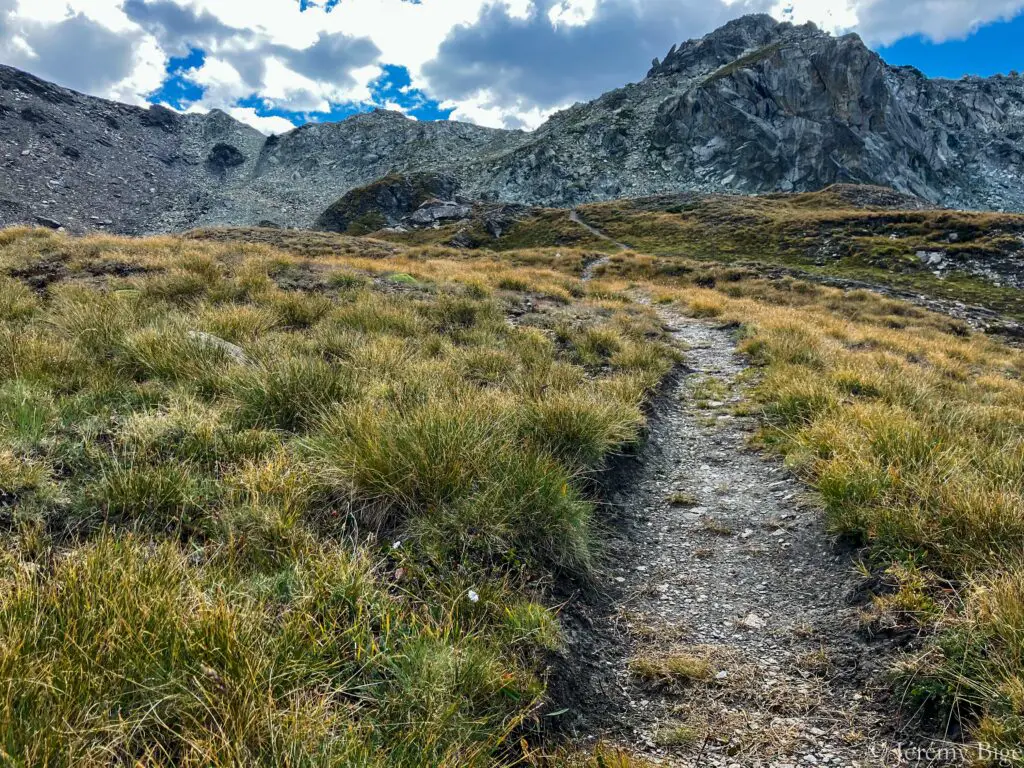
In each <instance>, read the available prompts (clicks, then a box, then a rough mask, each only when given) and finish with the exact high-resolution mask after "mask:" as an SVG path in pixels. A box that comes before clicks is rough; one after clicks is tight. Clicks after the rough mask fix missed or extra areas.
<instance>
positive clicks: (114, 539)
mask: <svg viewBox="0 0 1024 768" xmlns="http://www.w3.org/2000/svg"><path fill="white" fill-rule="evenodd" d="M261 232H262V230H261ZM281 237H282V236H281V235H279V234H273V233H267V234H266V235H265V236H261V238H256V239H262V240H265V241H276V240H278V239H280V238H281ZM289 237H290V236H289ZM198 238H203V239H198ZM221 239H226V241H225V242H219V240H221ZM294 244H295V248H296V254H297V255H296V254H290V253H286V252H282V251H275V250H273V249H271V248H270V247H268V245H267V244H265V243H252V242H240V241H239V240H238V238H236V237H228V236H224V235H222V234H220V233H199V234H197V235H196V239H191V240H189V239H185V240H183V239H175V238H153V239H146V240H130V239H124V238H112V237H97V238H84V239H72V238H67V237H64V236H62V235H58V234H55V233H50V234H45V233H40V232H38V231H36V230H14V231H5V232H2V233H0V275H3V277H0V359H3V360H4V361H5V364H4V365H3V366H0V507H2V509H3V515H2V516H0V586H2V587H3V589H0V633H2V636H3V638H4V650H3V652H2V653H0V690H3V691H4V693H3V694H2V695H0V749H2V750H3V753H4V754H6V755H9V756H11V759H13V760H15V762H19V763H20V764H25V765H122V764H127V763H131V764H139V765H171V764H173V765H184V766H189V765H194V766H204V767H205V766H218V765H223V766H228V765H232V766H233V765H282V764H285V765H365V766H410V767H411V766H425V765H467V766H474V765H475V766H490V765H495V764H502V763H504V762H511V761H513V760H514V759H515V757H516V753H517V751H521V747H519V746H518V744H519V736H520V735H522V734H523V733H526V732H527V731H528V730H529V729H530V727H531V723H532V722H533V719H534V718H535V717H536V715H537V713H538V710H539V708H540V706H541V705H542V703H543V700H544V684H543V679H544V671H545V670H544V664H545V659H546V655H547V654H549V653H551V652H552V651H556V650H558V649H559V648H560V646H561V642H562V638H561V633H560V631H559V627H558V621H557V618H556V616H555V613H554V611H553V610H552V608H551V607H549V606H550V603H551V600H550V597H549V595H548V594H547V593H546V587H545V585H547V584H548V583H550V580H551V579H552V577H553V576H555V575H556V574H557V575H558V576H560V577H564V578H571V579H578V580H582V579H586V578H587V577H588V574H589V573H590V572H591V571H592V569H593V567H594V562H595V542H594V533H593V531H594V528H595V524H594V510H593V506H592V504H591V501H590V499H588V498H587V496H586V493H585V491H584V487H585V486H586V484H585V483H584V482H582V481H583V475H584V474H589V473H592V472H594V471H597V470H598V469H600V467H601V466H602V464H603V462H604V461H605V460H606V459H607V458H608V456H609V455H611V454H612V453H614V452H615V451H617V450H620V449H621V448H622V447H623V445H624V444H626V443H629V442H632V441H634V440H636V439H637V438H638V437H639V434H640V431H641V429H642V426H643V415H642V408H641V406H642V404H643V402H644V400H645V398H646V397H647V396H648V394H649V393H650V391H651V389H652V388H653V387H654V386H656V385H657V383H658V382H659V381H660V380H661V378H662V377H663V376H664V374H665V373H666V372H667V371H668V369H669V367H670V366H671V365H672V362H673V354H672V353H671V351H670V350H669V349H668V347H667V346H666V345H664V344H663V343H662V341H661V334H660V330H659V329H658V328H657V327H656V326H655V325H652V322H651V319H650V317H649V315H647V314H646V313H645V310H643V309H642V308H634V307H630V306H628V305H625V304H624V303H623V302H616V303H614V306H611V305H610V304H605V303H602V302H601V301H600V300H593V299H589V298H587V297H586V296H584V295H583V292H582V291H575V293H574V294H570V292H569V291H568V290H567V289H566V288H565V287H564V286H565V284H566V281H567V275H569V274H572V273H573V271H574V270H576V269H577V267H578V264H579V263H580V259H579V258H577V257H574V256H563V255H561V254H555V253H541V252H526V253H521V254H520V253H518V252H515V253H513V254H511V255H510V256H509V258H508V259H507V260H505V261H504V262H501V263H499V262H498V261H496V260H492V259H491V258H489V257H486V258H482V259H473V260H470V259H466V258H465V256H464V254H460V253H458V252H455V251H449V250H446V249H426V250H410V249H401V248H399V247H398V246H392V245H388V244H383V243H375V242H373V241H365V242H364V241H356V240H354V239H352V238H347V239H346V238H333V237H326V236H324V237H321V236H320V235H309V236H308V237H298V238H294ZM54 253H59V254H61V255H60V259H59V269H57V268H55V267H53V263H54V261H53V254H54ZM310 255H316V256H317V261H315V262H311V261H309V260H308V257H309V256H310ZM111 265H114V266H111ZM517 265H518V266H517ZM520 269H521V270H522V273H523V280H525V281H526V282H528V283H529V287H530V290H531V291H537V294H538V297H540V296H544V297H547V298H538V300H537V306H533V307H531V308H528V311H526V310H522V309H521V307H522V306H523V305H522V304H521V303H520V302H521V298H516V297H510V290H509V289H502V288H498V287H497V284H498V283H499V282H500V281H501V280H503V279H508V276H509V275H510V274H517V273H518V272H519V271H520ZM44 271H45V272H46V274H47V275H50V274H52V275H55V276H56V277H55V278H54V279H52V280H49V277H48V278H47V279H48V280H49V282H47V284H46V285H45V290H39V289H38V288H37V287H35V284H34V283H32V280H33V275H35V274H37V273H40V272H44ZM402 275H407V276H410V279H409V280H405V279H397V280H396V279H394V278H395V277H396V276H399V277H400V276H402ZM413 276H414V277H413ZM30 286H32V287H30ZM512 308H520V309H519V311H518V313H517V314H515V315H512V314H510V313H509V310H510V309H512ZM204 334H205V335H204ZM231 345H237V347H233V346H231ZM470 595H472V596H473V598H472V599H471V597H470Z"/></svg>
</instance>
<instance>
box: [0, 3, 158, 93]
mask: <svg viewBox="0 0 1024 768" xmlns="http://www.w3.org/2000/svg"><path fill="white" fill-rule="evenodd" d="M19 10H20V7H19V6H18V5H17V4H15V3H14V2H10V1H8V2H6V3H5V4H0V25H2V26H0V61H3V62H4V63H6V64H9V65H11V66H15V67H19V68H22V69H26V70H29V71H31V72H32V73H33V74H35V75H37V76H39V77H42V78H45V79H47V80H53V81H55V82H58V83H60V84H62V85H65V86H67V87H69V88H73V89H75V90H78V91H83V92H85V93H92V94H97V95H100V96H107V97H110V98H117V99H120V100H122V101H130V102H135V103H138V102H140V101H141V100H142V98H141V97H142V94H143V93H145V92H147V91H151V90H153V89H155V88H157V87H158V86H159V85H160V82H161V81H162V80H163V78H164V76H165V73H164V66H165V62H166V57H165V56H164V54H163V52H162V51H161V50H160V49H159V47H158V46H156V45H155V44H154V41H152V40H150V39H148V38H147V36H146V35H145V34H144V33H142V31H141V30H134V31H133V30H127V31H125V30H120V31H118V30H115V29H112V28H111V27H110V26H107V25H106V24H104V23H102V22H100V21H97V20H95V19H93V18H91V17H89V16H87V15H86V14H84V13H81V12H77V13H70V14H68V15H66V16H64V17H63V18H60V19H59V20H51V21H45V20H39V19H36V18H32V17H28V18H25V17H23V16H21V15H20V14H19V13H18V11H19Z"/></svg>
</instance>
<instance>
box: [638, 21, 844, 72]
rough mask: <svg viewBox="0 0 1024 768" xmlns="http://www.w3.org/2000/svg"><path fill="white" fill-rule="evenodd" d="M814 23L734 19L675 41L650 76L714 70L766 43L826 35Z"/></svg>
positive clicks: (793, 40)
mask: <svg viewBox="0 0 1024 768" xmlns="http://www.w3.org/2000/svg"><path fill="white" fill-rule="evenodd" d="M824 34H825V33H823V32H821V30H819V29H818V28H817V27H816V26H815V25H814V24H810V23H808V24H805V25H803V26H800V27H794V26H793V25H792V24H790V23H788V22H780V21H776V20H775V19H774V18H772V17H771V16H769V15H768V14H748V15H746V16H741V17H740V18H738V19H734V20H732V21H730V22H728V23H727V24H725V25H724V26H722V27H719V28H718V29H716V30H715V31H713V32H710V33H708V34H707V35H705V36H704V37H702V38H698V39H695V40H687V41H686V42H683V43H681V44H679V45H678V46H676V45H673V46H672V47H671V48H670V49H669V51H668V53H667V54H666V55H665V58H664V60H662V61H659V60H658V59H655V60H654V62H653V66H652V67H651V69H650V71H649V72H648V73H647V76H648V77H658V76H664V75H676V74H681V73H687V72H694V71H699V70H713V69H717V68H719V67H723V66H726V65H727V64H729V63H731V62H734V61H736V60H738V59H740V58H742V57H743V56H744V55H745V54H748V53H750V52H752V51H755V50H757V49H759V48H764V47H765V46H768V45H772V44H778V43H782V42H786V41H789V42H796V41H797V40H800V39H804V38H808V37H813V36H820V35H824Z"/></svg>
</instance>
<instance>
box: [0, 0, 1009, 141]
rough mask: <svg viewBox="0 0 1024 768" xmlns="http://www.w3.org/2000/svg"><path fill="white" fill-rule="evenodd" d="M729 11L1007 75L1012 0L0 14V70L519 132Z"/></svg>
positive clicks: (631, 1)
mask: <svg viewBox="0 0 1024 768" xmlns="http://www.w3.org/2000/svg"><path fill="white" fill-rule="evenodd" d="M745 12H760V13H771V14H772V15H774V16H776V18H779V19H787V20H792V21H794V22H798V23H799V22H804V21H814V22H815V23H816V24H818V25H819V26H820V27H822V28H823V29H826V30H828V31H831V32H834V33H842V32H847V31H855V32H857V33H859V34H860V35H861V36H862V37H863V38H864V40H865V42H867V43H868V44H869V45H870V46H871V47H873V48H875V49H876V50H878V51H879V52H880V53H881V54H882V56H883V57H884V58H885V59H886V60H887V61H889V62H891V63H893V64H910V65H913V66H915V67H917V68H918V69H920V70H922V71H923V72H925V74H928V75H930V76H940V77H960V76H962V75H966V74H972V75H983V76H987V75H992V74H997V73H1008V72H1009V71H1010V70H1021V71H1024V45H1022V44H1021V42H1020V41H1024V0H973V1H971V2H969V1H968V0H728V1H727V0H0V62H2V63H6V64H11V65H13V66H17V67H21V68H22V69H26V70H28V71H30V72H33V73H34V74H37V75H39V76H41V77H44V78H47V79H49V80H53V81H55V82H58V83H60V84H62V85H66V86H68V87H71V88H75V89H77V90H80V91H84V92H87V93H91V94H94V95H98V96H104V97H107V98H113V99H117V100H120V101H125V102H129V103H136V104H145V103H164V104H168V105H170V106H172V107H174V108H176V109H180V110H193V111H206V110H209V109H213V108H219V109H224V110H226V111H228V112H229V113H230V114H232V115H233V116H235V117H236V118H238V119H240V120H243V121H246V122H248V123H250V124H252V125H254V126H255V127H257V128H259V129H260V130H262V131H264V132H266V133H272V132H282V131H285V130H288V129H290V128H291V127H292V126H295V125H300V124H302V123H305V122H311V121H313V122H323V121H329V120H338V119H341V118H344V117H346V116H348V115H350V114H353V113H354V112H359V111H365V110H368V109H373V108H375V107H384V108H388V109H395V110H399V111H402V112H404V113H405V114H407V115H408V116H409V117H412V118H416V119H419V120H437V119H458V120H467V121H470V122H476V123H479V124H482V125H493V126H505V127H520V128H527V129H529V128H533V127H536V126H537V125H539V124H540V123H541V122H543V120H544V119H546V118H547V116H549V115H550V114H551V113H552V112H554V111H556V110H558V109H561V108H564V107H566V106H569V105H570V104H572V103H574V102H576V101H583V100H587V99H591V98H594V97H596V96H598V95H600V94H601V93H603V92H605V91H607V90H609V89H611V88H615V87H617V86H620V85H622V84H624V83H626V82H631V81H636V80H638V79H640V78H642V77H643V76H644V73H645V71H646V69H647V68H648V66H649V64H650V61H651V58H652V57H654V56H662V55H664V53H665V51H666V50H668V48H669V47H670V46H671V45H672V44H673V43H680V42H682V41H684V40H687V39H690V38H695V37H700V36H702V35H704V34H706V33H707V32H709V31H711V30H713V29H714V28H716V27H718V26H720V25H721V24H723V23H725V22H726V21H728V20H729V19H731V18H734V17H736V16H738V15H741V14H742V13H745Z"/></svg>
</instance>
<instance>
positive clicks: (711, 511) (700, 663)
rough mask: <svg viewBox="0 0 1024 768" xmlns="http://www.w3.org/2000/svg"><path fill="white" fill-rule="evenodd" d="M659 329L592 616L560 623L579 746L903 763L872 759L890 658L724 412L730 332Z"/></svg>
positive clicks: (758, 762) (686, 324)
mask: <svg viewBox="0 0 1024 768" xmlns="http://www.w3.org/2000/svg"><path fill="white" fill-rule="evenodd" d="M662 319H663V321H664V322H665V323H666V327H667V328H669V329H670V330H671V333H672V335H673V337H674V338H675V340H676V341H677V342H678V343H679V344H680V346H681V347H682V348H684V349H685V350H687V351H686V359H685V363H686V368H687V370H686V373H685V375H683V376H681V377H679V378H678V379H677V380H676V381H675V382H674V384H673V385H672V387H671V389H670V391H669V392H668V393H667V394H666V396H665V397H664V398H663V399H662V402H661V403H660V404H659V406H658V408H657V409H656V413H655V416H654V418H652V421H651V425H650V431H649V436H648V440H647V443H646V445H645V446H644V448H643V451H642V453H641V455H640V456H638V457H637V459H636V461H635V462H634V463H633V464H632V466H630V467H628V468H627V469H626V471H625V472H623V479H624V481H623V482H621V483H618V484H617V490H616V491H615V492H614V493H613V494H612V496H611V498H610V500H609V501H610V509H609V515H610V516H611V517H612V518H617V519H618V521H619V524H618V525H617V526H616V531H615V532H614V533H613V534H612V536H611V538H612V544H611V545H610V551H609V553H608V555H609V561H610V563H611V565H612V570H611V573H610V576H609V578H610V580H611V582H613V583H609V584H608V585H607V596H606V599H607V603H603V604H600V605H597V606H592V610H591V613H590V614H589V616H587V617H585V618H583V619H582V620H580V619H579V617H577V618H576V619H575V620H574V621H572V622H571V626H570V637H571V644H572V645H574V653H575V655H576V659H575V661H576V662H577V664H578V666H577V669H579V670H580V676H581V679H582V678H584V677H585V678H586V680H585V682H579V683H577V686H578V690H577V691H574V692H573V694H574V695H576V696H577V697H578V700H579V704H580V708H581V709H582V710H584V714H583V717H582V719H581V720H580V721H579V722H578V723H577V724H576V726H575V729H576V732H577V734H578V735H579V736H583V737H585V738H589V739H601V740H605V741H609V742H611V743H615V744H619V745H621V746H622V747H624V748H626V749H627V750H628V751H631V752H636V751H638V750H639V751H640V752H641V753H642V754H644V756H645V757H647V758H648V759H650V760H652V761H653V762H656V763H658V764H663V765H671V766H693V768H697V767H698V766H700V767H701V768H703V767H704V766H727V767H728V768H732V767H733V766H737V767H744V768H745V767H746V766H778V767H779V768H782V767H783V766H809V765H828V766H879V765H903V764H907V763H903V762H901V761H900V760H899V758H894V756H893V753H892V750H891V749H890V748H889V747H887V743H892V742H893V741H894V740H895V737H894V736H893V734H894V733H895V730H896V729H895V727H894V724H893V722H892V719H893V717H894V715H893V714H892V712H893V711H894V709H895V707H894V706H892V704H893V703H891V702H890V704H889V705H888V706H886V705H885V703H884V702H885V698H886V694H885V686H884V683H883V682H882V674H881V673H882V672H883V671H884V670H885V669H886V668H887V666H888V664H889V661H888V659H887V656H888V654H887V653H886V652H885V651H886V647H885V644H884V643H880V644H879V645H878V646H877V647H870V646H868V645H867V644H866V643H865V641H864V639H863V637H862V636H861V635H860V633H858V632H857V630H856V628H857V626H858V621H857V615H856V614H857V611H858V608H857V607H855V606H853V605H851V604H850V601H849V595H850V594H851V593H852V591H853V589H854V587H855V585H856V581H857V579H856V577H855V573H854V569H853V563H852V561H851V559H850V556H849V554H848V553H845V552H840V551H837V550H835V549H834V548H833V546H832V543H831V541H830V538H829V536H828V534H827V532H826V530H825V527H824V523H823V514H822V510H821V508H820V505H819V504H818V502H817V500H816V499H815V498H814V497H813V496H812V495H811V494H810V493H809V492H808V491H807V489H806V488H805V487H804V486H803V485H802V484H801V483H800V482H799V481H798V480H797V479H796V478H795V477H794V476H793V475H792V474H791V473H790V472H788V471H787V470H786V469H785V468H784V466H783V465H782V463H781V462H780V461H779V460H778V459H777V458H773V457H767V456H765V455H763V454H761V453H759V452H757V451H755V450H753V449H751V448H750V447H749V439H750V437H751V435H752V433H753V431H754V430H755V429H756V427H757V423H756V420H755V419H753V418H750V417H743V416H737V415H735V414H734V413H733V411H734V406H735V405H737V404H738V403H739V402H740V401H741V400H742V399H743V397H742V387H743V383H742V381H741V380H742V378H743V377H744V374H745V372H746V370H747V365H746V363H745V361H744V360H743V359H742V358H741V357H740V356H739V355H738V354H737V353H736V346H735V342H734V339H733V337H732V331H731V330H730V329H727V328H721V327H717V326H715V325H712V324H709V323H707V322H704V321H699V320H693V319H690V318H685V317H681V316H676V315H669V314H667V313H665V314H663V315H662ZM588 707H589V708H590V714H588V713H587V712H586V710H587V708H588Z"/></svg>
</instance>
